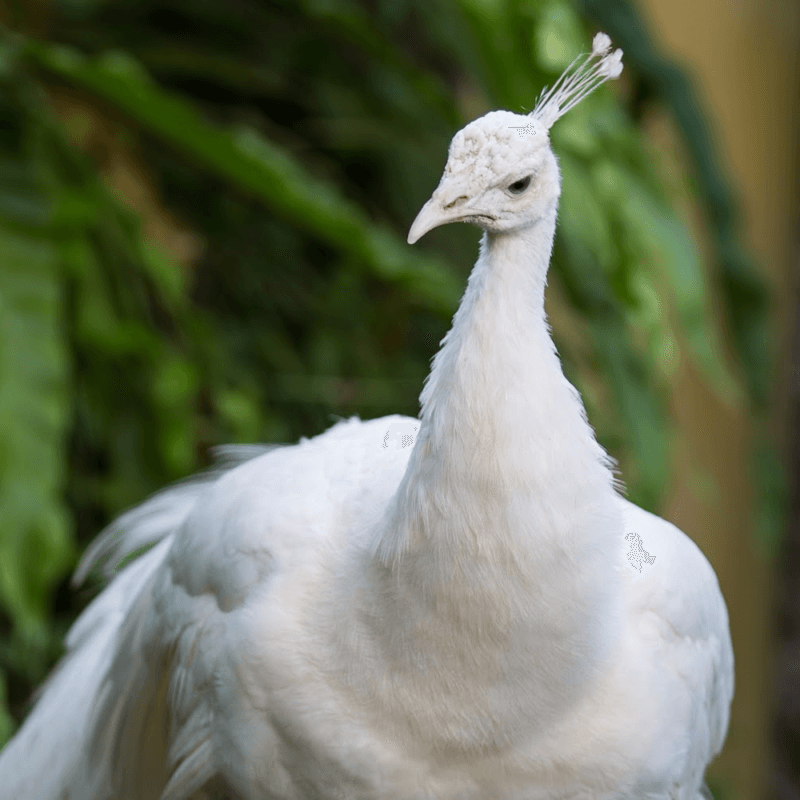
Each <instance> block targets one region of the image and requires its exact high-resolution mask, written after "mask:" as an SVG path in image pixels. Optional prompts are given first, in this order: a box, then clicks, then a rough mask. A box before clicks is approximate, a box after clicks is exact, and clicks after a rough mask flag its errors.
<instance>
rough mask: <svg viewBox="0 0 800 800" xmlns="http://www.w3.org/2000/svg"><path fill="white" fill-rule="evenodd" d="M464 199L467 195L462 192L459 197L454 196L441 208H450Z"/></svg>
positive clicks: (458, 204)
mask: <svg viewBox="0 0 800 800" xmlns="http://www.w3.org/2000/svg"><path fill="white" fill-rule="evenodd" d="M466 199H467V196H466V195H465V194H462V195H460V196H459V197H456V199H455V200H451V201H450V202H449V203H448V204H447V205H445V206H443V208H444V209H445V211H446V210H447V209H450V208H455V207H456V206H460V205H461V204H462V203H463V202H464V201H465V200H466Z"/></svg>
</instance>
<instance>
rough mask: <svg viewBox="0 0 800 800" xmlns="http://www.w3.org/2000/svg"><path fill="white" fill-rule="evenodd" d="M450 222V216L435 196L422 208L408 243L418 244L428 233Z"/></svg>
mask: <svg viewBox="0 0 800 800" xmlns="http://www.w3.org/2000/svg"><path fill="white" fill-rule="evenodd" d="M450 221H451V220H450V219H449V218H448V214H447V213H446V212H445V211H444V209H442V206H441V203H440V202H439V201H438V199H437V198H436V196H435V195H434V196H433V197H431V199H430V200H428V202H427V203H425V205H424V206H422V208H421V209H420V212H419V214H417V218H416V219H415V220H414V222H413V223H412V224H411V229H410V230H409V232H408V243H409V244H414V243H415V242H418V241H419V240H420V239H421V238H422V237H423V236H424V235H425V234H426V233H427V232H428V231H431V230H433V229H434V228H438V227H439V225H444V224H445V223H446V222H450Z"/></svg>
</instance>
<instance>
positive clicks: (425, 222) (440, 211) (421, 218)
mask: <svg viewBox="0 0 800 800" xmlns="http://www.w3.org/2000/svg"><path fill="white" fill-rule="evenodd" d="M451 180H452V179H450V180H448V181H447V182H445V179H443V180H442V183H440V184H439V186H438V187H437V189H436V191H435V192H434V193H433V195H432V196H431V199H430V200H428V202H427V203H425V205H424V206H422V208H421V209H420V212H419V214H417V218H416V219H415V220H414V222H413V223H412V224H411V229H410V230H409V232H408V243H409V244H414V243H415V242H417V241H419V240H420V239H421V238H422V237H423V236H424V235H425V234H426V233H427V232H428V231H431V230H433V229H434V228H438V227H439V226H440V225H447V223H448V222H461V221H464V220H466V219H469V218H470V217H471V216H473V215H472V214H471V213H470V211H471V209H470V208H469V204H468V203H466V202H465V201H467V200H468V199H469V198H468V196H467V192H466V191H465V187H464V186H460V185H457V184H456V183H451V182H450V181H451Z"/></svg>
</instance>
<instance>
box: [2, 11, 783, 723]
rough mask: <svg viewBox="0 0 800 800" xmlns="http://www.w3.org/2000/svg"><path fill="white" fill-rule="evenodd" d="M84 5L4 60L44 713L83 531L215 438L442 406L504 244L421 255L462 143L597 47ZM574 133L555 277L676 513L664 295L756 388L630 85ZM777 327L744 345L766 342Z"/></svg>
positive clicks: (5, 320) (16, 364) (516, 19)
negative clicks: (436, 195)
mask: <svg viewBox="0 0 800 800" xmlns="http://www.w3.org/2000/svg"><path fill="white" fill-rule="evenodd" d="M54 13H55V18H54V19H53V20H52V21H51V26H52V27H51V30H50V33H49V35H48V36H43V37H41V38H38V39H36V38H31V37H28V38H23V37H22V36H20V35H16V34H15V35H11V34H7V35H6V36H5V38H4V43H3V45H2V49H1V50H0V79H1V80H2V87H0V89H2V93H3V97H4V99H3V103H4V105H3V106H2V111H1V112H0V113H2V114H3V121H4V122H5V121H6V120H7V121H8V123H9V125H10V127H8V126H6V127H4V129H6V128H7V129H9V130H15V131H19V132H20V133H19V135H18V136H17V138H16V139H15V140H14V142H15V143H16V144H15V147H11V148H5V147H4V148H3V150H2V160H0V255H1V256H2V263H0V325H1V326H2V341H0V358H2V362H0V407H2V409H3V411H4V416H3V419H4V420H6V419H10V420H13V424H12V425H9V426H7V427H8V429H9V430H8V432H6V431H5V430H2V431H0V519H2V520H3V525H2V528H0V555H2V561H0V605H2V609H3V612H4V614H5V615H6V617H7V619H8V623H9V630H10V631H11V633H10V634H9V636H8V637H7V638H8V641H9V642H10V644H9V645H8V646H5V645H3V646H2V647H0V668H2V669H4V670H5V672H6V674H7V675H8V676H9V678H10V680H9V681H8V685H9V687H10V689H9V696H10V703H11V707H12V709H13V710H14V713H15V716H16V717H19V716H21V711H22V705H21V704H22V700H23V698H24V697H25V696H26V695H27V693H28V691H29V690H30V688H31V685H33V684H35V683H36V682H37V681H38V680H40V679H41V677H42V676H43V675H44V672H45V669H46V667H47V666H48V663H49V662H51V661H52V660H53V659H54V658H55V656H56V655H57V652H58V651H57V641H58V640H60V636H61V634H62V633H63V628H64V626H65V625H66V622H67V621H68V619H69V618H70V616H71V615H72V613H73V610H72V609H69V608H64V607H63V604H62V606H61V607H57V608H56V610H55V615H54V617H53V621H52V622H50V623H49V622H48V615H49V614H50V613H51V610H50V608H49V605H48V603H49V600H50V598H51V597H52V592H53V589H54V587H56V586H57V584H58V582H59V581H61V582H62V583H61V587H62V588H63V585H64V584H63V581H64V576H65V573H66V572H67V571H68V569H69V568H70V567H71V566H72V565H73V564H74V549H75V548H74V541H73V539H72V538H71V535H70V530H71V529H70V524H69V520H70V519H72V520H74V523H75V528H76V537H75V538H77V540H78V541H79V542H80V543H81V544H82V543H84V542H85V541H87V540H88V539H89V538H91V537H93V536H94V535H96V533H97V530H98V528H99V527H100V526H101V525H102V524H103V523H104V522H106V521H108V519H109V518H110V517H111V516H113V515H114V514H116V513H118V512H119V511H120V510H121V509H122V508H124V507H126V506H129V505H131V504H133V503H135V502H137V501H138V500H140V499H142V498H143V497H144V496H145V495H146V494H147V493H148V492H150V491H152V490H154V489H155V488H157V487H159V486H161V485H163V484H164V483H165V482H167V481H169V480H172V479H174V478H177V477H179V476H182V475H185V474H187V473H189V472H191V471H193V470H195V469H197V468H198V467H200V466H202V465H204V464H205V463H207V461H206V459H207V456H206V453H207V451H208V449H209V447H210V446H211V445H214V444H218V443H221V442H225V441H238V442H245V441H254V440H256V441H258V440H261V441H291V440H294V439H296V438H297V437H298V436H300V435H308V434H311V433H314V432H319V431H321V430H322V429H324V428H325V427H326V426H327V425H329V424H330V421H331V415H334V414H335V415H342V416H345V415H347V414H351V413H360V414H363V415H364V416H376V415H379V414H384V413H391V412H400V413H410V414H415V413H416V411H417V408H418V406H417V395H418V393H419V390H420V388H421V386H422V381H423V379H424V377H425V375H426V373H427V371H428V359H429V358H430V357H431V356H432V355H433V354H434V352H435V351H436V349H437V345H438V342H439V341H440V339H441V338H442V336H443V335H444V333H445V332H446V330H447V328H448V327H449V323H450V317H451V315H452V313H453V311H454V309H455V307H456V304H457V302H458V297H459V295H460V292H461V291H462V288H463V285H464V281H465V278H466V275H467V273H468V271H469V269H470V268H471V266H472V264H473V263H474V259H475V252H476V247H475V244H476V240H477V233H475V232H471V233H469V234H466V232H465V230H463V229H462V230H460V231H453V230H442V231H437V232H434V233H433V234H431V236H430V237H426V240H425V244H424V246H423V247H416V248H409V247H408V246H407V245H406V244H405V242H404V235H405V231H406V230H407V227H408V224H409V222H410V220H411V219H412V218H413V216H414V213H415V212H416V210H417V209H418V208H419V206H420V205H421V204H422V203H423V202H424V201H425V200H426V199H427V197H428V195H429V194H430V192H431V190H432V189H433V188H434V186H435V184H436V181H437V180H438V177H439V175H440V172H441V169H442V167H443V164H444V160H445V156H446V150H447V145H448V143H449V140H450V138H451V136H452V134H453V133H454V131H455V130H456V129H457V128H458V127H460V126H461V125H463V124H464V122H466V121H467V120H468V119H471V118H473V117H475V116H478V115H479V114H481V113H484V112H485V111H487V110H489V109H490V108H497V107H505V108H509V109H512V110H516V111H522V110H529V109H530V108H531V107H532V106H533V104H534V102H535V99H536V97H537V95H538V92H539V91H540V89H541V88H542V86H544V85H545V84H546V83H548V82H552V80H553V79H554V78H555V77H556V76H557V74H558V73H559V72H560V71H561V70H562V69H563V67H564V66H565V65H566V64H567V63H568V62H569V61H570V60H571V59H572V57H573V56H574V55H575V54H576V52H577V51H579V50H580V49H582V48H584V47H585V44H586V43H587V42H588V41H589V38H590V32H589V29H588V28H587V26H586V24H585V22H584V21H583V20H582V19H581V17H580V16H579V15H578V14H577V13H576V10H575V5H574V4H573V3H570V2H566V1H565V0H438V1H437V2H435V3H430V2H428V0H405V2H397V0H381V1H380V2H377V3H375V4H372V5H371V6H370V11H367V5H366V4H363V3H360V2H355V0H326V1H325V2H319V0H304V1H303V2H300V3H289V2H280V1H278V0H275V2H267V1H266V0H237V2H234V3H225V4H222V3H213V2H197V0H136V1H135V2H134V0H92V2H83V1H81V2H77V1H76V0H70V1H69V2H67V0H61V1H60V2H58V3H54ZM612 33H613V31H612ZM622 44H623V46H624V47H625V46H626V45H625V43H624V42H623V43H622ZM626 49H627V48H626ZM43 87H48V88H49V89H51V90H56V91H60V92H70V93H75V92H77V93H78V95H79V96H80V97H82V98H83V99H84V100H88V101H89V102H90V103H91V104H92V105H94V106H96V107H100V108H102V109H103V113H104V116H105V118H106V120H107V121H108V125H109V126H110V127H112V128H113V129H114V130H119V131H124V135H125V141H126V142H128V143H129V144H130V146H131V148H132V150H133V152H134V153H135V154H136V156H137V158H138V160H139V161H140V162H141V163H142V164H145V165H146V168H147V171H148V174H149V175H150V176H151V177H152V180H153V181H154V182H155V184H156V185H157V187H158V189H159V191H160V193H161V195H162V196H163V198H164V200H165V203H166V205H167V206H168V207H169V209H170V212H171V213H172V214H173V215H174V216H175V217H176V218H178V219H180V220H181V221H182V222H183V224H185V225H187V226H188V227H190V228H191V229H192V230H194V231H195V232H197V234H198V236H200V237H202V246H201V255H200V257H199V258H198V259H197V260H196V261H194V262H192V263H191V264H189V265H179V264H178V263H176V261H175V259H174V258H173V257H172V256H171V255H170V254H169V253H168V252H167V251H166V250H164V249H163V248H161V247H159V246H157V245H156V244H155V242H154V241H153V239H152V238H148V237H147V236H145V235H144V234H143V232H142V220H141V219H140V217H139V216H138V215H137V214H136V213H134V212H133V211H132V210H131V209H130V208H128V207H127V206H126V205H125V204H124V203H123V202H122V201H121V200H120V198H118V197H116V196H114V195H113V194H112V192H111V191H110V190H109V188H107V185H106V184H105V183H104V182H103V181H102V180H101V179H100V177H99V174H98V167H97V165H96V164H95V163H94V162H93V161H92V160H91V159H90V158H89V157H88V156H87V155H85V154H84V153H83V152H81V150H80V149H78V148H77V147H76V145H75V144H73V142H72V141H70V139H69V138H68V136H67V134H66V131H65V126H64V124H63V123H62V122H59V121H58V120H56V118H55V116H54V114H53V112H52V110H51V104H50V103H49V102H48V99H47V97H46V95H45V94H44V92H43ZM83 123H85V124H86V125H89V124H90V123H89V120H88V119H85V120H83V122H81V120H78V122H77V123H76V124H77V125H78V126H80V124H83ZM553 142H554V147H555V149H556V152H557V153H558V155H559V157H560V161H561V166H562V172H563V177H564V188H563V198H562V205H561V212H560V220H561V224H560V227H559V233H558V235H557V241H556V247H555V252H554V258H553V271H552V275H553V280H554V281H555V282H557V283H558V284H559V286H560V287H561V289H562V290H563V293H564V295H565V296H566V298H567V300H568V302H569V304H570V306H571V308H572V309H573V310H574V311H575V312H577V314H578V315H580V317H581V318H582V320H583V321H584V322H585V323H586V330H587V332H588V334H589V337H590V341H589V342H587V344H588V346H589V349H590V350H591V353H590V356H591V359H590V360H591V367H592V369H593V371H594V372H595V373H596V376H595V377H599V379H600V383H601V384H602V388H603V390H604V391H605V394H607V395H608V396H610V397H612V398H613V399H614V402H606V403H603V402H602V395H603V392H601V393H600V394H598V392H596V391H595V390H594V388H593V386H592V385H590V384H589V383H588V382H587V378H586V373H585V370H584V369H579V368H578V364H579V362H580V360H581V359H580V355H581V354H580V353H578V352H577V350H573V348H572V347H571V346H569V345H568V344H567V343H566V342H562V341H561V339H560V337H559V333H560V332H559V330H556V336H557V338H558V339H559V345H560V350H561V352H562V355H563V356H564V359H565V368H566V370H567V371H568V373H569V375H570V377H571V379H572V380H573V381H574V382H575V383H576V384H577V385H578V386H579V388H581V389H582V390H583V391H584V395H585V397H586V399H587V405H589V414H590V417H591V419H592V421H593V423H594V424H595V425H596V427H597V428H598V432H599V434H600V437H601V439H602V440H603V442H604V444H605V445H606V446H608V447H609V448H610V449H612V451H613V452H614V453H615V455H617V456H618V457H619V458H620V459H621V460H622V461H623V462H624V463H625V467H626V468H625V474H626V478H628V483H629V488H630V494H631V495H632V497H634V498H635V499H637V500H638V501H639V502H641V503H642V504H644V505H646V506H648V507H651V508H652V507H654V506H655V505H656V504H657V502H658V499H659V496H660V493H661V491H662V489H663V487H664V486H665V484H666V479H667V476H668V471H669V458H668V455H669V452H668V441H669V428H668V424H667V421H666V414H665V410H664V407H663V405H664V394H665V393H664V388H665V386H666V383H667V381H668V380H669V378H670V376H671V374H672V370H673V369H674V364H675V361H676V359H677V358H678V357H679V354H678V352H677V348H678V345H677V343H676V342H677V337H676V336H675V335H674V333H673V331H672V329H671V327H670V324H671V320H672V315H671V314H670V313H669V312H670V307H669V303H666V302H664V300H663V299H662V301H661V302H659V295H661V296H662V298H663V297H664V296H665V295H666V294H667V292H668V293H669V296H670V303H671V304H673V305H674V311H675V314H674V318H675V319H676V320H677V321H678V322H679V323H680V325H681V327H682V333H683V337H684V339H685V340H686V341H687V342H688V344H689V352H688V353H687V355H688V356H689V357H691V358H692V359H694V360H695V361H696V363H697V364H698V365H699V367H700V368H701V369H702V371H703V373H704V374H705V375H707V376H708V377H709V380H711V381H712V382H713V384H714V386H715V388H716V389H717V390H718V391H720V392H721V393H723V394H724V396H725V397H726V398H728V399H730V400H731V401H733V402H738V400H739V398H740V397H741V395H742V390H741V389H740V388H738V385H737V383H736V380H735V379H734V378H733V377H732V376H730V374H729V373H728V372H727V370H726V368H725V365H724V363H723V361H722V359H721V358H720V357H719V355H718V353H719V348H718V346H717V345H716V336H715V332H714V329H713V326H712V323H711V318H710V315H709V312H708V308H707V297H706V293H705V288H704V286H703V282H702V279H701V273H700V267H699V264H700V257H699V255H698V253H697V250H696V246H695V245H694V243H693V240H692V238H691V237H690V235H689V233H688V230H687V228H686V225H685V223H684V222H683V221H682V220H681V218H680V216H679V215H678V214H677V213H676V212H675V211H674V210H673V209H672V207H671V205H670V199H669V198H668V197H666V196H665V194H664V192H663V191H662V189H661V188H660V187H661V185H662V181H661V179H660V176H659V175H658V174H657V172H656V171H655V170H654V167H653V166H652V159H651V158H650V157H649V154H648V152H647V150H646V147H645V145H644V143H643V139H642V136H641V135H640V133H639V131H638V130H637V128H636V125H635V123H634V122H633V121H632V120H631V118H630V117H629V116H628V115H627V114H625V113H623V111H622V110H621V109H620V102H619V99H618V89H617V88H615V87H604V88H603V89H602V90H600V91H598V92H597V93H596V94H595V95H593V96H592V97H590V98H589V99H587V100H586V101H585V103H584V104H582V105H581V106H579V107H577V108H576V109H575V110H574V111H573V112H572V114H571V115H569V116H568V117H566V118H565V119H564V120H562V121H560V122H559V123H558V125H557V126H556V128H555V129H554V131H553ZM7 153H10V155H7ZM149 211H150V210H148V212H149ZM454 270H457V272H456V271H454ZM729 283H730V282H729ZM726 285H727V284H726ZM739 285H741V286H744V283H741V282H740V284H739ZM754 285H755V284H754ZM753 309H754V310H752V311H751V314H750V317H748V320H749V322H748V325H750V327H749V328H747V330H748V331H749V333H747V335H746V336H745V335H743V341H744V340H745V339H746V340H747V341H751V340H754V339H755V338H757V336H756V334H757V331H758V326H759V325H762V326H763V319H762V318H761V317H759V316H758V313H760V312H758V309H757V308H755V307H753ZM745 327H746V326H744V323H743V324H742V325H740V328H741V329H742V330H744V329H745ZM12 331H13V332H15V333H16V332H18V331H19V332H20V333H17V337H18V338H19V335H21V333H22V332H23V331H24V332H25V334H24V335H25V336H26V344H25V347H24V349H20V348H19V347H18V346H16V345H15V343H14V342H15V340H14V339H13V338H11V336H10V332H12ZM744 349H745V350H746V349H747V348H744ZM751 349H752V348H751ZM754 386H755V384H754V383H753V382H752V381H751V382H750V384H749V387H750V389H751V393H752V392H753V391H754V389H753V387H754ZM763 463H764V464H767V463H768V462H767V460H764V461H763ZM7 487H8V488H7ZM15 487H16V488H15ZM65 499H66V501H65ZM15 515H16V516H15ZM48 625H49V627H48ZM26 631H33V633H26ZM26 636H27V637H28V638H27V639H26V638H25V637H26ZM37 637H38V638H37ZM26 641H27V642H33V641H36V642H37V643H38V644H36V647H33V648H32V647H27V646H23V644H24V642H26ZM26 652H29V653H37V654H38V655H37V656H36V658H34V659H30V658H29V659H28V660H26V659H25V658H23V656H22V655H21V654H23V653H26ZM3 678H4V676H3V674H0V689H2V688H3V687H4V686H5V682H4V680H3ZM15 687H16V688H15ZM2 708H3V694H2V692H1V691H0V709H2ZM9 731H10V723H9V720H8V718H6V719H5V721H4V720H3V718H0V736H2V735H6V734H7V733H8V732H9Z"/></svg>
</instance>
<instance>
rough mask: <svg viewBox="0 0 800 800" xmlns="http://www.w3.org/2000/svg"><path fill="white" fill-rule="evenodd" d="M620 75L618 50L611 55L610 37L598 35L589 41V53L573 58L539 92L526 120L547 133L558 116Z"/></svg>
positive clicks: (620, 64) (620, 61) (619, 51)
mask: <svg viewBox="0 0 800 800" xmlns="http://www.w3.org/2000/svg"><path fill="white" fill-rule="evenodd" d="M579 62H580V63H579ZM576 65H577V66H576ZM621 74H622V50H620V49H619V48H617V49H616V50H614V51H613V52H612V50H611V38H610V37H609V36H608V35H607V34H605V33H598V34H597V35H596V36H595V37H594V40H593V41H592V52H591V53H589V54H588V55H587V54H585V53H581V55H579V56H577V57H576V58H575V59H574V60H573V61H572V63H571V64H570V65H569V66H568V67H567V68H566V69H565V70H564V72H563V73H562V74H561V77H560V78H559V79H558V80H557V81H556V82H555V83H554V84H553V86H552V87H551V88H549V89H548V88H546V87H545V88H544V89H543V90H542V93H541V95H540V96H539V99H538V101H537V102H536V107H535V108H534V109H533V111H531V113H530V117H531V118H532V119H533V120H534V122H536V123H538V124H539V125H541V126H543V127H544V128H545V129H547V130H549V129H550V126H551V125H552V124H553V123H554V122H555V121H556V120H557V119H558V118H559V117H562V116H564V114H566V113H567V111H569V110H570V109H571V108H574V107H575V106H576V105H578V103H580V101H581V100H583V98H584V97H586V96H587V95H589V94H591V93H592V92H593V91H594V90H595V89H596V88H597V87H598V86H600V85H601V84H603V83H605V82H606V81H607V80H613V79H615V78H618V77H619V76H620V75H621Z"/></svg>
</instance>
